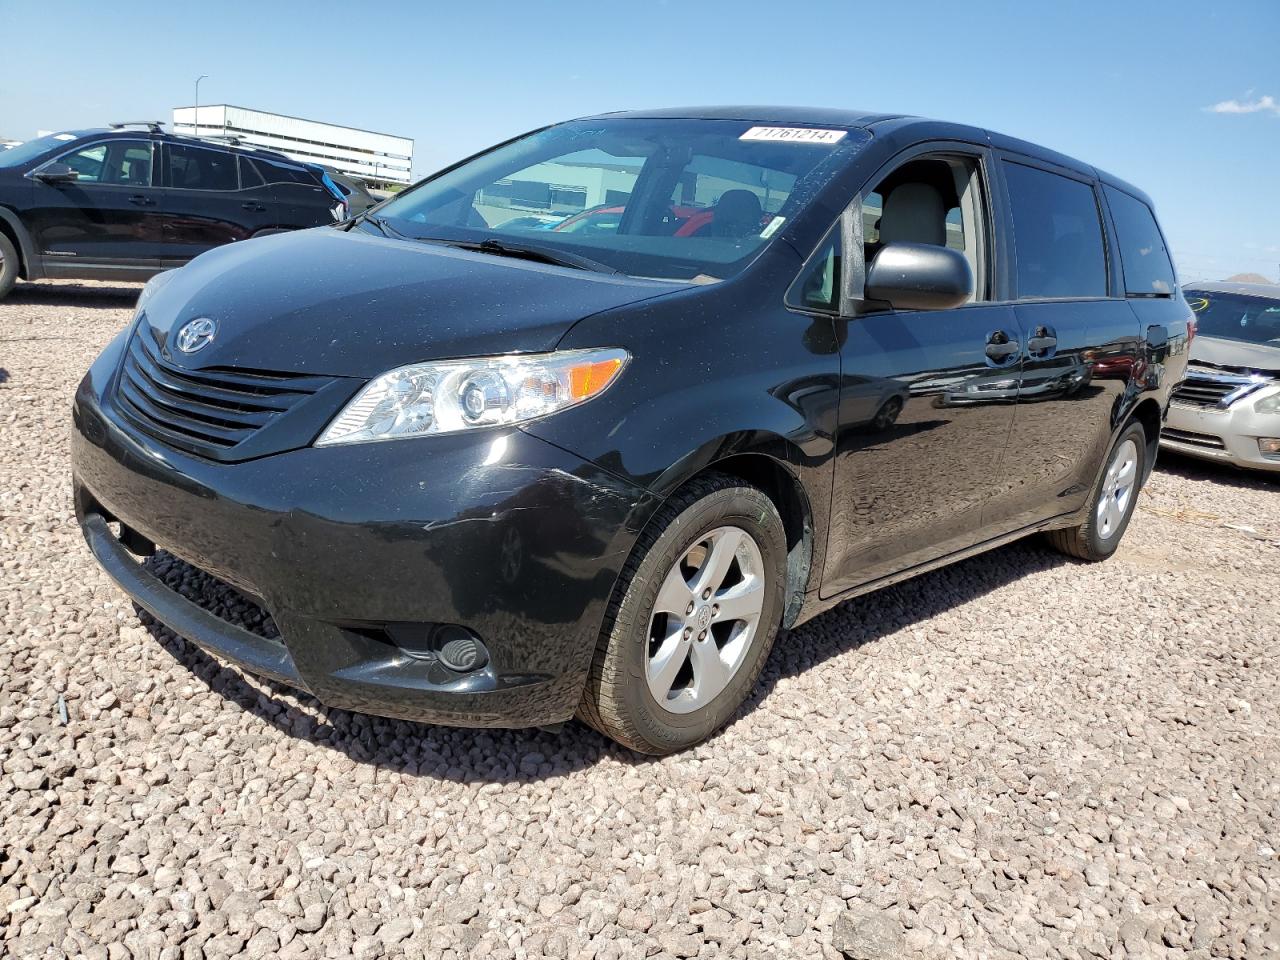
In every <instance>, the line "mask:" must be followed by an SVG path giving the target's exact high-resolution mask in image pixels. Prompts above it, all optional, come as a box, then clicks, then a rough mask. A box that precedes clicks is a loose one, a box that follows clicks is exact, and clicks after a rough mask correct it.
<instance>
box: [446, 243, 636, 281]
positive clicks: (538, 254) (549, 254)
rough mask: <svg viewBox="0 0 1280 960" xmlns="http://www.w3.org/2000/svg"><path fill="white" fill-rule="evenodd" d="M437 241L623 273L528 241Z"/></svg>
mask: <svg viewBox="0 0 1280 960" xmlns="http://www.w3.org/2000/svg"><path fill="white" fill-rule="evenodd" d="M424 239H425V238H424ZM436 242H437V243H447V244H448V245H449V246H451V247H457V248H458V249H460V250H474V251H476V252H477V253H491V254H493V255H494V256H496V257H516V258H518V259H521V260H533V261H536V262H538V263H550V264H552V265H554V266H557V267H572V268H574V269H575V270H590V271H592V272H593V273H613V274H616V273H621V271H620V270H615V269H614V268H613V267H611V266H609V265H608V264H607V263H601V262H600V261H599V260H592V259H591V258H590V257H580V256H578V254H576V253H565V252H564V251H562V250H553V249H551V248H550V247H543V246H535V245H533V244H527V243H511V242H509V241H507V240H497V239H495V238H494V237H489V238H488V239H487V240H481V241H480V242H479V243H474V242H472V241H469V240H438V241H436Z"/></svg>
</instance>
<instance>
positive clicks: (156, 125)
mask: <svg viewBox="0 0 1280 960" xmlns="http://www.w3.org/2000/svg"><path fill="white" fill-rule="evenodd" d="M107 126H108V127H110V128H111V129H112V130H123V129H124V128H125V127H146V128H147V129H148V130H150V131H151V132H152V133H164V123H163V121H160V120H124V121H121V122H120V123H109V124H107Z"/></svg>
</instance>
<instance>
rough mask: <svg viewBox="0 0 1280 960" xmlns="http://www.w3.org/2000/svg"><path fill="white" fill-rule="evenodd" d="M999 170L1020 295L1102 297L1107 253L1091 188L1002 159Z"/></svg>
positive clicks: (1055, 297)
mask: <svg viewBox="0 0 1280 960" xmlns="http://www.w3.org/2000/svg"><path fill="white" fill-rule="evenodd" d="M1004 173H1005V182H1006V183H1007V184H1008V186H1009V204H1010V207H1011V209H1012V211H1013V247H1014V255H1015V257H1016V259H1017V263H1018V296H1019V298H1021V299H1023V300H1044V299H1057V298H1062V297H1105V296H1106V295H1107V266H1106V255H1105V253H1104V249H1103V245H1102V223H1101V221H1100V220H1099V219H1098V203H1097V200H1096V198H1095V196H1094V193H1093V188H1092V187H1091V186H1089V185H1088V184H1087V183H1081V182H1080V181H1079V180H1071V179H1069V178H1067V177H1061V176H1058V175H1057V174H1056V173H1049V172H1048V171H1046V170H1040V169H1037V168H1036V167H1028V166H1026V165H1024V164H1021V163H1012V162H1009V161H1005V164H1004Z"/></svg>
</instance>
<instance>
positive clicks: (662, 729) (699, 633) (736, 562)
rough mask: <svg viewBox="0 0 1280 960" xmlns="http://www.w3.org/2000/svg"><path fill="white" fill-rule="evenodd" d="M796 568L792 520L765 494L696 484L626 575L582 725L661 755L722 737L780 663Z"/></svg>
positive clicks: (707, 479)
mask: <svg viewBox="0 0 1280 960" xmlns="http://www.w3.org/2000/svg"><path fill="white" fill-rule="evenodd" d="M786 557H787V543H786V534H785V531H784V529H783V525H782V518H781V517H780V516H779V515H778V511H777V508H776V507H775V506H774V505H773V502H772V501H771V500H770V499H769V498H768V497H767V496H766V495H765V494H764V493H762V492H761V491H760V490H757V489H756V488H754V487H750V486H746V485H745V484H743V482H742V481H741V480H738V479H736V478H734V477H728V476H724V475H721V474H707V475H706V476H703V477H699V478H697V479H695V480H693V481H691V482H690V483H689V484H688V485H687V486H686V487H685V488H683V489H682V490H680V491H679V492H678V493H676V494H675V495H674V496H673V497H672V498H671V499H670V500H669V501H668V502H667V503H666V504H664V505H663V506H662V508H661V509H660V510H659V512H658V514H657V516H656V517H655V518H654V519H653V521H652V522H651V523H650V524H649V525H648V526H647V527H646V528H645V530H644V532H643V533H642V534H641V536H640V539H639V540H638V541H637V543H636V547H635V549H634V550H632V553H631V557H630V559H629V560H628V561H627V564H626V566H625V567H624V568H623V571H622V575H621V576H620V577H619V580H618V584H617V586H616V587H615V588H614V594H613V599H612V600H611V602H610V604H609V609H608V612H607V614H606V616H605V620H604V625H603V627H602V629H601V632H600V639H599V642H598V644H597V647H596V655H595V661H594V662H593V663H592V666H591V674H590V676H589V677H588V679H587V684H586V687H585V688H584V690H583V694H582V701H581V703H580V705H579V707H578V717H579V719H581V720H583V721H584V722H585V723H587V724H589V725H590V726H592V727H595V729H597V730H599V731H600V732H601V733H603V734H605V735H606V736H608V737H612V738H613V739H614V740H617V741H618V742H619V743H621V744H623V745H624V746H627V747H630V748H631V749H632V750H636V751H639V752H640V753H648V754H655V755H660V754H667V753H674V752H676V751H678V750H683V749H685V748H686V747H690V746H692V745H694V744H695V743H698V742H699V741H701V740H705V739H706V738H707V737H709V736H710V735H711V734H712V733H714V732H715V731H716V730H718V729H719V728H720V727H721V726H722V725H723V724H724V723H725V722H726V721H727V720H728V719H729V718H730V717H731V716H732V715H733V713H734V711H735V710H737V708H738V706H739V705H740V704H741V703H742V701H743V700H744V699H745V698H746V696H747V694H748V693H749V692H750V691H751V688H752V687H753V686H754V685H755V682H756V680H757V678H758V677H759V676H760V671H761V670H762V669H763V667H764V663H765V660H766V659H768V656H769V650H770V648H771V647H772V646H773V641H774V638H775V636H776V635H777V632H778V627H779V625H780V624H781V622H782V606H783V597H784V586H785V576H786ZM757 590H758V591H759V592H758V593H757V592H756V591H757ZM667 611H670V612H667Z"/></svg>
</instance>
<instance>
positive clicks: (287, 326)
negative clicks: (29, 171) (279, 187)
mask: <svg viewBox="0 0 1280 960" xmlns="http://www.w3.org/2000/svg"><path fill="white" fill-rule="evenodd" d="M685 286H687V284H672V283H661V282H657V281H652V280H641V279H636V278H631V277H622V276H615V275H611V274H599V273H590V272H587V271H582V270H574V269H569V268H565V267H557V266H549V265H544V264H540V263H533V262H530V261H527V260H515V259H509V258H502V257H495V256H492V255H489V254H483V253H470V252H467V251H464V250H457V249H455V248H452V247H446V246H443V245H441V244H434V243H419V242H416V241H411V240H393V239H389V238H386V237H382V236H373V235H371V234H368V233H364V232H361V231H360V230H352V231H342V230H335V229H334V228H332V227H319V228H316V229H312V230H303V231H298V232H295V233H286V234H278V235H276V236H272V237H264V238H262V239H259V240H249V241H246V242H243V243H232V244H228V245H227V246H224V247H219V248H217V249H215V250H212V251H210V252H208V253H206V254H203V255H202V256H200V257H198V258H196V259H195V260H193V261H192V262H191V263H189V264H187V265H186V266H184V267H182V268H181V269H180V270H177V271H176V272H175V273H174V276H173V278H172V279H171V280H170V281H169V282H168V283H166V284H165V285H164V286H163V287H161V288H160V289H159V290H157V291H156V293H155V295H154V296H153V297H152V298H151V299H150V301H149V302H148V303H147V305H146V310H145V313H146V321H145V322H146V323H148V324H149V325H150V326H151V328H152V331H153V332H154V333H155V335H156V339H157V340H158V341H159V342H160V343H161V344H162V345H168V344H169V342H170V338H171V335H173V334H175V333H176V332H177V331H178V330H179V329H180V328H181V327H182V326H183V325H185V324H186V323H188V322H189V321H191V320H194V319H196V318H197V317H207V318H209V319H210V320H212V321H213V322H214V323H215V324H216V325H217V332H216V334H215V336H214V338H213V340H212V341H211V342H210V343H209V345H208V346H207V347H205V348H203V349H201V350H200V351H199V352H197V353H193V354H189V355H188V354H183V353H181V352H179V351H178V350H176V349H172V348H170V349H169V350H168V354H169V355H170V356H171V358H172V361H173V362H174V363H177V364H179V365H180V366H185V367H188V368H190V369H204V368H210V367H221V368H226V367H235V368H242V369H250V370H260V371H279V372H282V373H304V374H325V375H329V376H348V377H364V378H368V377H373V376H376V375H377V374H380V373H383V372H385V371H387V370H389V369H391V368H393V367H398V366H401V365H403V364H407V363H414V362H416V361H420V360H439V359H446V358H450V357H469V356H481V355H485V354H500V353H536V352H540V351H546V350H551V349H554V347H555V345H556V344H557V343H558V342H559V341H560V338H561V337H562V336H564V334H565V333H566V332H567V331H568V329H569V328H570V327H572V326H573V324H574V323H576V322H577V321H578V320H581V319H582V318H583V317H587V316H590V315H591V314H593V313H598V312H600V311H602V310H608V309H610V308H613V307H620V306H623V305H625V304H628V303H633V302H636V301H638V300H645V299H648V298H650V297H654V296H660V295H662V294H664V293H669V292H672V291H674V290H679V289H683V288H684V287H685Z"/></svg>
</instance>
